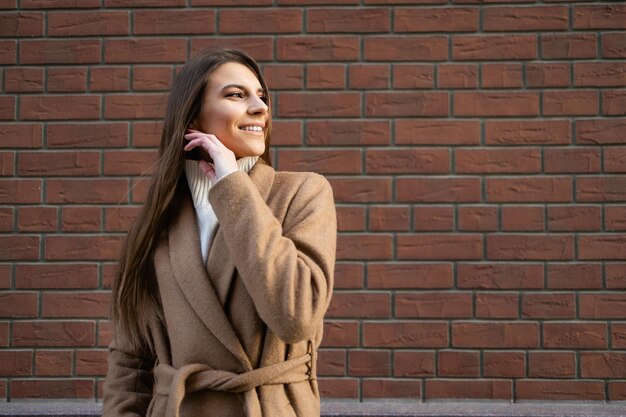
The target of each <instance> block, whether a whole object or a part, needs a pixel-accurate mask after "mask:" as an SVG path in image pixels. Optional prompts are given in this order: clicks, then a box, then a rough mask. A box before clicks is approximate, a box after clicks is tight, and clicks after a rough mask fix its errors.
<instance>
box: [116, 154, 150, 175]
mask: <svg viewBox="0 0 626 417" xmlns="http://www.w3.org/2000/svg"><path fill="white" fill-rule="evenodd" d="M156 162H157V152H156V151H153V150H149V151H126V150H124V151H106V152H105V153H104V174H105V175H108V176H117V175H146V174H149V173H150V172H151V171H152V170H153V169H154V167H155V164H156Z"/></svg>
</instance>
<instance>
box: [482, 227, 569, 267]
mask: <svg viewBox="0 0 626 417" xmlns="http://www.w3.org/2000/svg"><path fill="white" fill-rule="evenodd" d="M487 257H488V259H491V260H539V261H547V260H570V259H573V258H574V239H573V236H571V235H556V234H552V235H490V236H487Z"/></svg>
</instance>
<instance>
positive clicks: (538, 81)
mask: <svg viewBox="0 0 626 417" xmlns="http://www.w3.org/2000/svg"><path fill="white" fill-rule="evenodd" d="M526 84H527V85H528V87H530V88H541V87H569V86H570V84H571V79H570V64H569V63H551V64H544V63H537V64H527V65H526Z"/></svg>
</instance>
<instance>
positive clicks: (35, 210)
mask: <svg viewBox="0 0 626 417" xmlns="http://www.w3.org/2000/svg"><path fill="white" fill-rule="evenodd" d="M17 228H18V230H19V231H20V232H52V231H55V230H57V208H56V207H41V206H36V207H20V208H19V209H18V220H17Z"/></svg>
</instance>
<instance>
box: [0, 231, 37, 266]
mask: <svg viewBox="0 0 626 417" xmlns="http://www.w3.org/2000/svg"><path fill="white" fill-rule="evenodd" d="M0 260H2V261H11V260H20V261H26V260H33V261H34V260H39V236H24V235H10V236H2V239H0Z"/></svg>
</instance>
